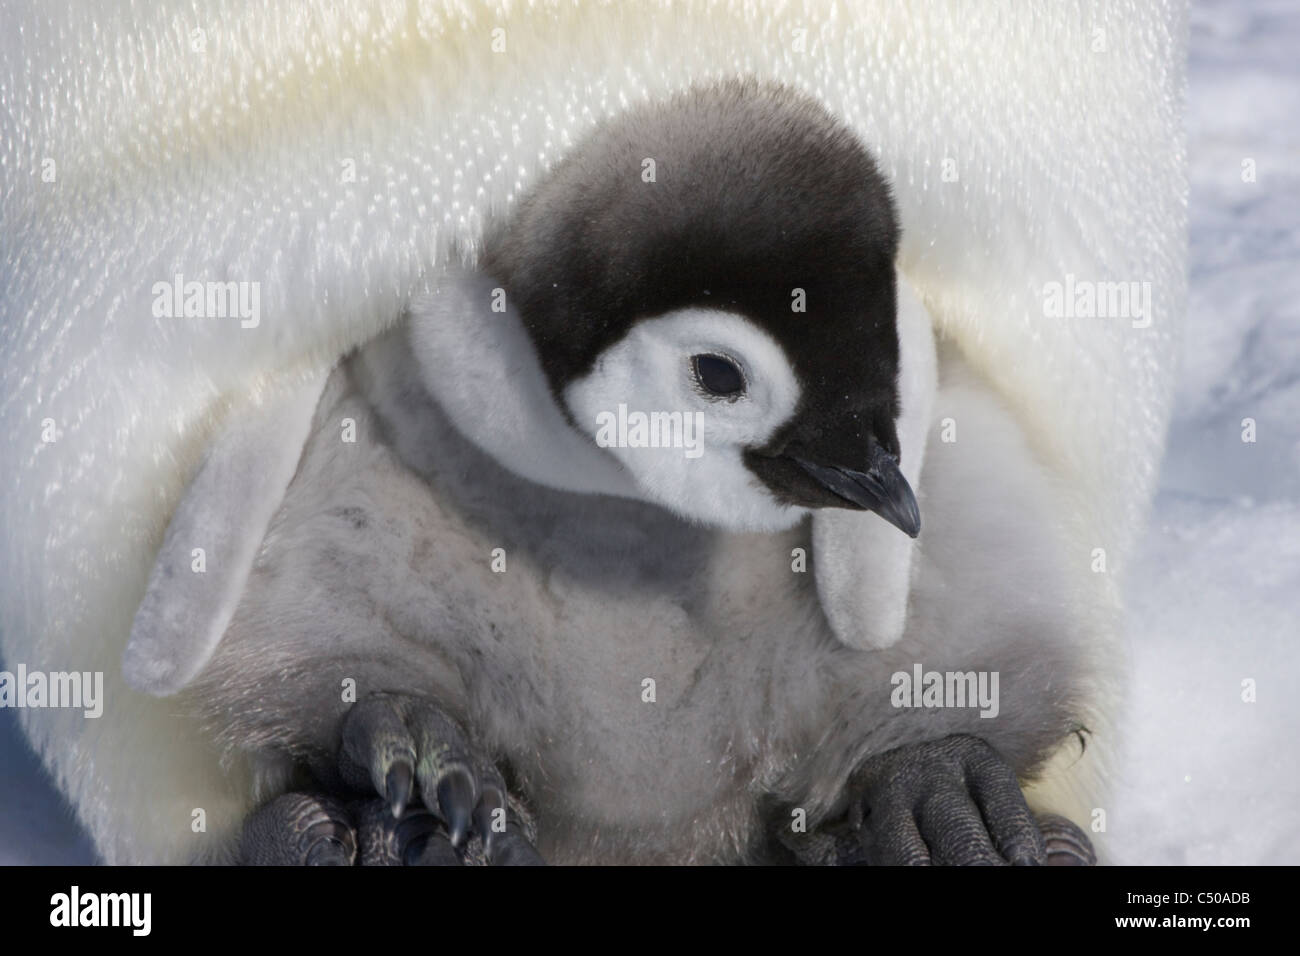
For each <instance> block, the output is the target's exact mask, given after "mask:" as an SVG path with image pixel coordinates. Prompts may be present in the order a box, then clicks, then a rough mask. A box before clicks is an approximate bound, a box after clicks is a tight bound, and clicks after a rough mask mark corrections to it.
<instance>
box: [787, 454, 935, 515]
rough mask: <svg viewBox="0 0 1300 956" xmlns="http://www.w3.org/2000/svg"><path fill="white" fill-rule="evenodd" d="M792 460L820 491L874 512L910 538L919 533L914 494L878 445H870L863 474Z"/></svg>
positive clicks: (892, 459)
mask: <svg viewBox="0 0 1300 956" xmlns="http://www.w3.org/2000/svg"><path fill="white" fill-rule="evenodd" d="M793 460H794V462H795V463H796V464H797V465H798V466H799V467H800V468H802V469H803V470H804V471H805V472H807V473H808V475H809V476H810V477H812V478H813V479H814V480H816V482H817V483H818V484H820V485H821V486H822V487H823V488H825V489H826V490H828V491H830V492H831V493H833V494H836V495H838V496H839V497H841V498H843V499H844V500H845V501H847V502H849V503H850V504H853V505H856V506H858V507H859V508H865V509H866V510H868V511H874V512H875V513H876V514H878V515H880V517H882V518H884V519H885V520H886V521H888V522H889V523H890V524H892V525H893V526H894V527H895V528H898V529H899V530H900V531H902V532H903V533H904V534H906V535H908V536H909V537H912V538H915V537H916V536H917V535H918V534H920V533H921V510H920V508H918V507H917V504H916V495H914V494H912V488H911V486H910V485H909V484H908V483H907V479H906V478H904V477H903V473H902V472H901V471H899V470H898V461H897V459H895V458H894V456H893V455H891V454H890V453H889V452H888V451H886V450H885V449H884V448H883V447H881V446H880V445H875V444H873V446H872V449H871V458H870V461H869V463H868V465H867V470H866V471H865V472H862V471H854V470H853V469H851V468H841V467H839V466H838V465H819V464H817V463H816V462H813V461H808V460H807V459H805V458H799V457H797V456H794V457H793Z"/></svg>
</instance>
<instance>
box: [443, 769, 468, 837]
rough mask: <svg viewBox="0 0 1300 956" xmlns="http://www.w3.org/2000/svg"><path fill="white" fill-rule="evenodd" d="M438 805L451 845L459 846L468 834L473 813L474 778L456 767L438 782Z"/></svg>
mask: <svg viewBox="0 0 1300 956" xmlns="http://www.w3.org/2000/svg"><path fill="white" fill-rule="evenodd" d="M438 807H439V809H440V811H441V813H442V818H443V820H444V821H445V822H446V824H447V835H448V837H449V838H450V839H451V843H452V846H455V847H460V846H461V845H463V844H464V842H465V838H466V837H468V836H469V828H470V823H471V821H472V820H473V815H474V778H473V777H471V776H470V775H469V774H468V773H467V772H466V771H464V770H462V769H460V768H456V769H454V770H452V771H450V772H449V773H448V774H447V775H446V776H445V777H443V778H442V780H441V781H439V783H438Z"/></svg>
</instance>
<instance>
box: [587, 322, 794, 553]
mask: <svg viewBox="0 0 1300 956" xmlns="http://www.w3.org/2000/svg"><path fill="white" fill-rule="evenodd" d="M701 355H704V356H717V357H719V358H722V359H725V360H727V361H728V362H730V363H732V364H733V365H735V366H736V367H737V368H739V369H740V372H741V374H742V375H743V376H744V388H743V389H742V390H741V391H740V392H738V393H737V394H735V395H731V396H727V397H719V396H716V395H712V394H710V393H709V392H708V391H707V390H706V389H705V388H704V387H703V386H702V385H701V383H700V381H699V379H698V378H697V375H696V368H695V363H694V359H695V357H696V356H701ZM799 392H800V388H799V382H798V380H797V379H796V378H795V374H794V370H793V368H792V367H791V365H790V362H789V360H788V359H787V358H786V356H785V353H784V351H782V349H781V347H780V346H779V345H778V344H777V343H776V341H775V340H774V339H773V338H772V337H771V336H770V335H768V334H767V333H766V332H764V331H763V330H762V329H760V328H759V327H758V326H757V325H755V324H754V323H753V322H750V321H749V320H748V319H746V318H744V317H743V316H740V315H736V314H734V313H731V312H722V311H719V310H715V309H680V310H678V311H675V312H670V313H667V314H666V315H663V316H660V317H658V318H654V319H648V320H646V321H644V322H639V323H637V324H636V326H634V327H633V328H632V330H631V331H630V332H629V333H628V334H627V335H626V336H625V337H624V338H622V339H621V340H620V341H619V342H617V343H616V344H614V345H613V346H611V347H610V348H609V349H607V350H606V351H605V352H603V353H602V354H601V355H600V356H599V357H598V358H597V360H596V364H595V366H594V367H593V368H592V370H591V372H590V373H588V374H587V375H586V376H584V377H583V378H581V379H578V380H576V381H574V382H572V383H571V384H570V385H569V386H568V388H567V389H565V392H564V400H565V403H566V404H567V405H568V407H569V412H570V413H571V414H572V415H573V419H574V421H575V422H576V423H577V426H578V428H579V430H580V431H582V432H583V433H584V434H586V435H588V436H589V437H590V438H591V440H592V441H593V442H594V443H595V444H597V445H600V446H602V447H604V448H605V449H606V450H607V451H608V453H609V454H611V455H613V456H614V457H615V458H617V459H618V461H619V462H620V463H621V464H622V465H623V467H624V468H625V469H626V470H627V472H628V473H629V474H630V475H631V476H632V479H633V480H634V481H635V482H636V484H637V486H638V488H639V489H640V490H641V492H642V493H643V494H644V495H645V497H646V498H648V499H649V500H651V501H654V502H655V503H657V504H659V505H662V506H663V507H665V508H668V509H669V510H671V511H674V512H676V513H677V514H679V515H681V516H683V517H685V518H687V519H690V520H693V521H700V522H703V523H706V524H711V525H715V526H718V527H722V528H727V529H730V530H735V531H776V530H781V529H783V528H788V527H789V526H791V525H792V524H794V523H795V522H796V521H798V520H799V518H801V517H802V516H803V515H804V514H806V513H807V510H806V509H804V508H800V507H794V506H788V505H783V504H781V503H779V502H778V501H777V500H776V499H775V498H774V497H773V496H772V494H771V493H770V492H769V491H768V490H767V488H766V487H765V486H764V485H763V484H762V482H760V481H759V480H758V479H757V478H756V477H755V476H754V474H753V473H752V472H751V471H750V470H749V469H748V468H746V467H745V464H744V461H743V460H742V458H741V453H742V451H743V450H744V449H745V448H746V447H761V446H762V445H764V444H766V443H767V442H768V441H769V440H770V439H771V437H772V436H773V434H775V432H776V430H777V429H778V428H780V426H781V425H783V424H784V423H785V422H786V421H787V420H788V419H789V418H790V416H791V415H792V414H794V410H795V408H796V406H797V405H798V403H799Z"/></svg>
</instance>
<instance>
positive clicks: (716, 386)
mask: <svg viewBox="0 0 1300 956" xmlns="http://www.w3.org/2000/svg"><path fill="white" fill-rule="evenodd" d="M691 364H692V365H693V366H694V367H695V380H696V381H697V382H699V383H700V387H701V388H703V389H704V390H705V391H706V392H708V393H709V394H711V395H739V394H740V393H741V392H743V391H744V390H745V376H744V375H743V374H742V373H741V371H740V369H739V368H737V367H736V364H735V363H734V362H732V361H731V360H730V359H725V358H723V357H722V356H721V355H696V356H694V357H692V359H691Z"/></svg>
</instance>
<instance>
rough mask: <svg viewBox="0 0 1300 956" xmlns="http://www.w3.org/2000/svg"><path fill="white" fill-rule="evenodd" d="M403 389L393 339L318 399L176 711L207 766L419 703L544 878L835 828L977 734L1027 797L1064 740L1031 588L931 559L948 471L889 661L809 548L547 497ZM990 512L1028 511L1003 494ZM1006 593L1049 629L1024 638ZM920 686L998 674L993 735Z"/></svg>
mask: <svg viewBox="0 0 1300 956" xmlns="http://www.w3.org/2000/svg"><path fill="white" fill-rule="evenodd" d="M395 352H396V353H398V354H395ZM380 366H382V367H383V369H384V375H383V376H382V377H380V376H378V375H376V374H375V371H374V369H375V368H376V367H380ZM403 367H404V363H403V360H402V357H401V354H400V340H398V339H391V338H390V339H381V340H379V341H378V342H376V343H374V344H372V345H371V346H370V347H368V348H367V349H366V350H364V351H363V352H361V353H360V354H359V355H358V356H355V357H354V358H353V359H352V360H350V361H349V362H348V363H345V365H344V366H343V367H342V368H341V369H340V370H339V371H338V372H336V373H335V375H334V376H333V377H332V379H331V382H330V384H329V387H328V388H327V389H326V393H325V395H324V397H323V398H322V401H321V405H320V409H319V411H318V414H317V416H316V420H315V423H314V426H313V435H312V438H311V440H310V441H309V443H308V445H307V447H306V449H305V450H304V453H303V457H302V460H301V462H300V465H299V469H298V473H297V475H296V476H295V478H294V481H293V483H292V484H291V486H290V488H289V491H288V494H287V496H286V499H285V502H284V504H283V506H282V507H281V509H280V511H279V512H278V514H277V516H276V518H275V519H274V521H273V524H272V527H271V529H270V531H269V532H268V535H267V538H266V541H265V543H264V545H263V548H262V551H261V554H260V556H259V559H258V563H257V565H256V567H255V569H254V573H253V575H252V576H251V579H250V581H249V585H248V588H247V589H246V592H245V594H244V595H243V598H242V600H241V604H240V607H239V609H238V611H237V613H236V616H235V618H234V620H233V622H232V624H231V627H230V629H229V631H228V632H227V634H226V636H225V638H224V639H223V641H222V643H221V645H220V647H219V649H218V651H217V654H216V656H215V657H214V659H213V661H212V663H211V665H210V666H209V667H208V669H207V670H206V671H205V672H204V674H203V675H202V676H201V678H200V680H199V681H198V682H197V683H196V686H195V688H194V689H193V691H192V692H191V695H190V699H191V700H192V701H194V702H195V706H196V707H197V709H199V710H200V711H201V712H202V713H203V714H204V715H205V717H206V718H207V719H208V722H209V726H210V728H211V731H212V735H213V737H214V738H215V739H216V740H217V741H218V743H219V744H220V745H221V746H222V747H223V748H224V749H225V750H226V751H227V752H228V753H244V754H249V753H252V754H258V755H262V754H268V753H274V754H286V755H289V756H292V757H294V758H299V759H302V758H307V759H316V760H328V759H329V757H330V755H332V753H333V752H334V750H335V749H336V748H337V743H338V741H337V731H338V726H339V722H340V720H341V718H342V716H343V715H344V713H345V712H346V711H347V709H348V707H349V706H350V700H351V699H362V698H364V697H365V696H366V695H368V694H370V693H374V692H403V693H410V694H420V695H427V696H429V697H431V698H433V699H435V700H437V701H438V702H439V704H440V705H441V706H442V707H443V708H445V709H446V710H447V711H448V712H449V713H451V714H452V715H454V716H455V717H457V718H458V719H459V720H460V721H461V722H462V723H463V724H464V725H465V726H466V727H467V729H468V730H469V731H470V733H471V734H473V735H474V736H475V737H476V738H477V739H478V740H479V741H480V742H481V743H482V744H484V745H485V746H486V747H488V748H490V750H491V751H492V752H493V753H494V754H495V755H496V756H497V757H498V758H500V759H502V760H503V761H504V762H505V763H506V764H508V766H509V768H510V769H511V770H512V771H513V773H514V775H515V780H516V784H517V786H518V788H519V789H520V790H521V791H522V794H523V795H524V796H525V797H526V798H527V799H528V800H529V801H530V802H531V803H532V805H533V807H534V809H535V810H536V812H537V815H538V823H539V849H541V850H542V852H543V853H544V855H546V856H547V857H548V858H549V859H552V860H555V861H564V860H574V861H587V860H598V861H606V862H608V861H618V860H633V859H635V860H641V861H651V860H671V861H687V860H693V861H711V860H727V859H735V858H738V857H739V856H741V855H743V854H744V853H745V852H746V850H747V849H748V848H750V847H752V846H753V843H754V841H755V840H756V839H757V838H758V836H759V825H760V823H761V822H762V821H760V819H759V807H760V806H761V805H762V804H763V803H764V802H766V801H769V800H770V801H771V803H772V805H775V806H778V807H781V808H782V812H786V809H785V808H788V807H791V806H798V807H803V808H805V809H806V810H807V811H808V816H809V818H810V819H813V820H816V819H817V818H818V817H819V816H821V815H824V814H826V813H831V812H838V810H839V809H842V803H841V802H840V801H842V798H843V792H844V784H845V781H846V779H847V777H848V775H849V774H850V773H851V772H852V770H853V769H854V767H855V766H856V765H858V764H859V763H860V762H861V761H862V760H863V759H864V758H865V757H867V756H869V755H871V754H875V753H882V752H884V751H886V750H888V749H891V748H893V747H898V746H902V745H905V744H908V743H914V742H919V741H923V740H933V739H938V738H940V737H943V736H945V735H948V734H952V733H973V734H977V735H979V736H982V737H984V738H986V739H988V740H989V741H990V742H991V743H993V744H994V746H996V747H998V748H999V750H1001V751H1002V752H1003V753H1005V754H1007V756H1008V758H1009V759H1010V760H1011V761H1012V763H1013V765H1014V766H1015V768H1016V769H1017V771H1018V772H1020V773H1022V774H1025V773H1028V772H1030V771H1032V769H1033V768H1034V766H1035V765H1036V764H1037V763H1038V762H1039V761H1041V760H1042V759H1043V757H1044V756H1045V755H1046V753H1047V752H1048V750H1049V749H1050V748H1051V746H1052V745H1054V744H1055V743H1056V742H1057V741H1059V740H1060V738H1061V737H1062V736H1063V735H1065V734H1067V733H1068V730H1069V727H1070V720H1071V707H1072V702H1071V700H1070V697H1071V696H1072V695H1070V694H1069V693H1068V688H1069V687H1070V683H1071V682H1070V676H1071V669H1072V668H1073V667H1074V666H1075V663H1074V661H1073V659H1072V653H1071V645H1072V641H1071V640H1065V641H1064V643H1061V642H1062V640H1063V637H1064V635H1063V634H1061V633H1057V631H1059V624H1057V623H1056V622H1055V621H1054V619H1053V615H1052V614H1051V613H1050V607H1052V606H1054V605H1055V599H1054V598H1053V597H1052V594H1053V591H1052V588H1053V586H1054V585H1053V582H1052V580H1051V575H1050V574H1049V573H1048V572H1047V570H1046V569H1048V567H1049V564H1050V562H1048V561H1046V560H1042V559H1039V558H1038V556H1037V555H1036V554H1035V552H1034V550H1033V549H1032V548H1028V547H1027V543H1026V542H1025V541H1021V540H1017V539H1015V538H1011V539H1008V540H1006V541H1003V543H1002V545H1001V547H1002V548H1003V549H1004V550H1005V551H1007V552H1008V554H1010V553H1015V554H1017V555H1019V561H1020V564H1019V566H1018V567H1019V569H1020V575H1019V576H1018V578H1017V579H1016V580H1014V581H1008V579H1007V575H1006V573H1005V571H1004V570H1001V569H1002V568H1005V567H1006V566H1007V565H1006V564H1005V563H1003V562H988V563H986V562H984V561H972V560H970V556H969V554H968V553H966V552H964V551H963V552H955V551H954V550H953V549H951V548H944V547H943V542H944V540H945V538H944V535H945V534H946V533H953V532H954V529H957V531H958V533H960V526H961V523H962V522H963V521H966V520H968V519H966V518H965V517H964V515H966V514H968V513H969V509H967V508H964V507H962V504H963V502H964V501H965V500H966V498H967V497H968V495H969V492H970V487H969V480H968V478H967V477H966V476H965V475H964V473H962V474H963V478H962V480H960V481H951V482H945V481H938V480H936V481H934V482H931V483H930V484H929V486H928V488H927V489H926V495H925V497H924V499H923V500H924V501H925V503H926V507H927V508H928V512H929V514H930V515H931V516H932V519H934V520H933V521H932V526H931V527H930V529H929V535H928V537H923V539H922V549H921V552H920V556H919V558H918V565H917V570H916V573H915V575H914V577H915V586H914V587H915V591H914V599H913V606H912V612H911V620H910V623H909V625H908V629H907V633H906V634H905V636H904V638H903V640H902V641H900V642H899V644H898V645H896V646H895V647H894V648H891V649H888V650H885V651H871V652H864V651H856V650H853V649H850V648H847V647H844V646H842V645H839V644H838V643H837V642H836V641H835V640H834V639H833V637H832V635H831V632H830V629H829V626H828V625H827V623H826V620H825V618H824V616H823V614H822V611H821V609H820V605H819V604H818V601H817V597H816V588H815V585H814V583H813V574H812V569H813V562H814V561H815V555H813V554H812V553H811V548H810V546H809V543H808V535H807V532H806V528H804V527H800V528H796V529H794V530H792V531H790V532H788V533H784V534H767V535H732V534H724V533H718V532H714V531H710V530H707V529H701V528H697V527H693V526H690V525H687V524H685V523H683V522H681V521H679V520H677V519H676V518H674V517H672V516H671V515H669V514H668V513H666V512H664V511H662V510H660V509H658V508H655V507H653V506H650V505H645V504H641V503H637V502H632V501H626V500H622V499H613V498H607V497H598V496H582V495H573V494H567V493H561V492H554V491H549V490H546V489H543V488H540V487H538V486H536V485H534V484H531V483H529V482H525V481H523V480H521V479H518V478H516V477H514V476H513V475H511V474H510V473H508V472H507V471H505V470H504V469H503V468H502V467H501V466H499V465H498V464H496V463H495V462H494V461H493V460H492V459H490V458H488V457H487V456H485V455H483V454H481V453H479V452H478V451H477V450H476V449H474V448H473V447H472V446H470V445H468V444H467V443H466V442H465V440H464V439H462V438H461V437H460V436H459V434H458V433H457V432H456V431H455V430H454V429H453V428H452V427H451V426H450V425H449V424H448V423H447V422H446V421H445V419H444V418H443V416H442V414H441V413H440V412H439V410H438V408H437V407H436V406H434V405H433V404H432V403H431V402H430V401H429V399H428V397H427V395H426V393H425V391H424V389H423V388H422V387H420V386H419V383H418V380H417V379H416V378H415V377H414V376H412V375H407V374H401V370H402V369H403ZM349 429H351V431H352V433H353V435H352V437H354V438H355V441H346V440H344V436H347V435H348V434H349ZM932 447H933V446H932ZM1001 484H1002V483H1001V482H998V483H994V482H990V484H989V486H988V489H986V490H985V492H984V493H983V494H982V497H981V500H982V503H983V509H982V510H981V512H980V514H984V513H985V512H986V511H987V509H988V508H989V507H990V502H991V501H992V500H993V495H995V494H997V493H998V492H996V490H994V489H996V488H997V487H1001ZM1008 495H1010V496H1013V497H1014V501H1012V500H1009V501H1008V507H1012V506H1014V508H1015V509H1016V510H1017V512H1020V511H1024V510H1025V508H1024V505H1023V502H1024V501H1025V500H1026V497H1027V496H1026V495H1025V493H1024V490H1023V489H1011V490H1010V491H1009V492H1008ZM1035 520H1036V515H1034V514H1032V513H1029V514H1026V515H1025V522H1026V523H1025V527H1026V528H1027V529H1031V530H1029V531H1027V532H1026V533H1027V534H1032V535H1035V536H1037V535H1038V532H1037V531H1034V530H1032V527H1033V522H1034V521H1035ZM1005 527H1006V524H1005V522H1003V523H999V524H998V528H997V530H996V532H995V533H996V535H997V536H999V540H1001V538H1003V537H1005V536H1006V532H1005ZM1034 540H1037V537H1035V538H1034ZM796 549H803V552H802V555H803V560H802V561H801V560H800V559H799V552H796ZM1008 560H1009V558H1008ZM1034 576H1037V579H1036V580H1032V581H1029V579H1030V578H1032V577H1034ZM1027 581H1029V583H1030V584H1031V585H1032V586H1033V587H1034V588H1036V589H1037V591H1039V592H1041V593H1042V595H1043V599H1042V601H1041V602H1039V605H1038V606H1040V607H1043V608H1045V609H1049V610H1048V611H1047V612H1046V613H1037V612H1036V613H1034V614H1033V615H1032V616H1028V615H1026V613H1025V611H1024V609H1023V608H1024V607H1025V606H1026V605H1025V604H1024V598H1023V597H1018V596H1017V595H1018V594H1022V593H1023V589H1024V588H1025V586H1026V582H1027ZM953 593H962V594H965V595H967V597H966V598H965V599H963V600H961V601H954V600H951V595H952V594H953ZM976 595H982V597H980V598H979V599H978V600H975V599H972V598H973V597H974V596H976ZM917 663H921V664H923V665H924V666H925V668H926V669H938V670H957V669H960V670H968V669H980V670H999V669H1000V670H1001V672H1002V684H1001V694H1002V699H1003V702H1004V703H1003V713H1002V715H1001V716H1000V718H999V719H992V720H990V719H984V718H981V716H980V713H979V711H978V710H975V709H971V708H967V709H960V710H952V709H947V710H940V711H933V710H912V709H904V710H899V709H896V708H895V707H894V706H892V704H891V692H892V690H893V687H892V686H891V675H892V674H895V673H897V672H907V673H911V672H912V671H913V668H914V666H915V665H916V664H917ZM349 682H352V683H354V685H355V693H354V695H353V697H352V698H351V699H349V697H348V696H347V693H346V689H347V687H348V686H349ZM1063 690H1066V691H1067V692H1066V693H1062V691H1063ZM268 786H274V783H268Z"/></svg>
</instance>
